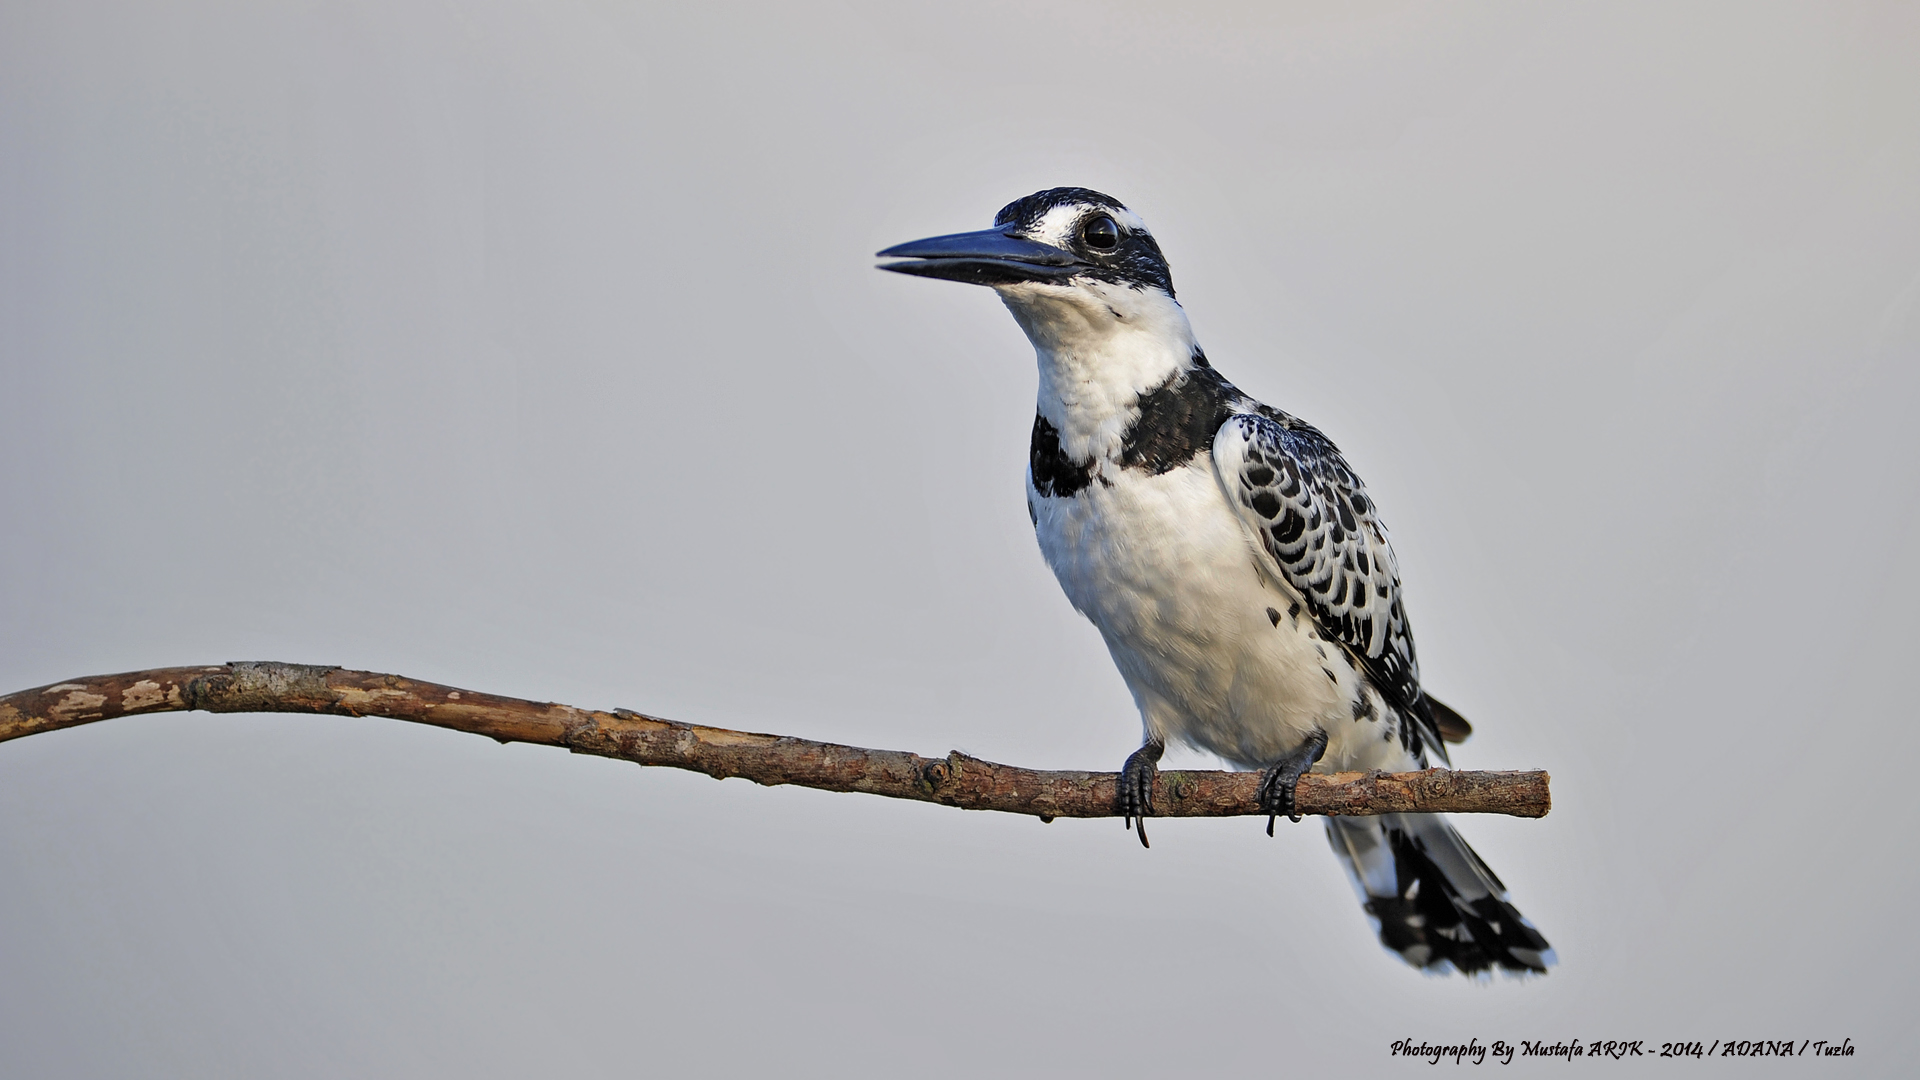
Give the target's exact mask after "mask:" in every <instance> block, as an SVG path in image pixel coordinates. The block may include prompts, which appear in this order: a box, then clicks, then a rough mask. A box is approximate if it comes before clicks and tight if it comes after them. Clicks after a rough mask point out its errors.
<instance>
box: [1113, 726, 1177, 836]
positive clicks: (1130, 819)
mask: <svg viewBox="0 0 1920 1080" xmlns="http://www.w3.org/2000/svg"><path fill="white" fill-rule="evenodd" d="M1166 748H1167V746H1166V744H1165V743H1159V742H1150V743H1147V744H1146V745H1144V746H1142V747H1141V748H1140V749H1138V750H1135V751H1134V752H1133V753H1132V754H1129V755H1128V756H1127V763H1126V764H1125V765H1123V766H1121V767H1120V784H1119V790H1118V791H1117V792H1116V794H1117V795H1118V796H1119V802H1120V806H1119V810H1120V814H1121V816H1122V817H1124V818H1126V825H1127V827H1128V828H1130V829H1133V830H1134V831H1135V832H1136V833H1138V834H1139V837H1140V846H1141V847H1152V846H1153V845H1152V844H1149V843H1147V815H1148V814H1151V813H1153V780H1154V777H1156V776H1159V775H1160V766H1159V761H1160V754H1161V752H1162V751H1164V750H1166Z"/></svg>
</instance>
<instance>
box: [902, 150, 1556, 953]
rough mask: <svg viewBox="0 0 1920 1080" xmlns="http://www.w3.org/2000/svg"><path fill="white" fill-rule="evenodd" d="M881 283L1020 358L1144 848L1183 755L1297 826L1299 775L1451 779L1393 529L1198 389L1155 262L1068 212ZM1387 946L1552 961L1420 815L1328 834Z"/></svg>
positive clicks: (1309, 463) (1066, 576)
mask: <svg viewBox="0 0 1920 1080" xmlns="http://www.w3.org/2000/svg"><path fill="white" fill-rule="evenodd" d="M876 257H877V258H882V259H888V260H893V261H889V262H885V263H881V264H880V266H879V268H880V269H882V270H889V271H893V272H895V273H900V274H907V275H912V276H915V277H923V278H935V279H941V280H946V281H957V282H962V283H967V284H973V285H984V286H987V287H989V288H991V289H993V290H994V291H995V292H996V293H998V294H999V297H1000V300H1001V302H1002V303H1004V304H1005V305H1006V307H1007V309H1008V310H1009V311H1010V312H1012V314H1013V318H1014V321H1015V322H1016V323H1018V324H1019V326H1020V329H1021V330H1023V331H1024V332H1025V333H1026V336H1027V338H1028V340H1029V341H1030V342H1031V343H1032V344H1033V349H1034V354H1035V357H1036V359H1037V361H1038V365H1039V389H1038V394H1037V400H1036V407H1035V415H1034V421H1033V435H1032V440H1031V443H1030V446H1029V454H1028V466H1027V485H1026V487H1027V491H1026V496H1027V513H1028V516H1029V518H1030V519H1031V520H1032V523H1033V529H1034V534H1035V537H1036V539H1037V540H1038V541H1039V545H1040V551H1041V553H1042V555H1043V556H1044V557H1045V559H1046V562H1047V565H1048V566H1049V567H1050V568H1051V569H1052V570H1053V573H1054V576H1055V577H1056V578H1057V579H1058V581H1059V583H1060V587H1061V589H1062V590H1063V591H1064V592H1065V593H1066V596H1067V599H1068V600H1069V601H1070V602H1071V603H1072V605H1073V607H1074V608H1075V609H1076V610H1077V611H1078V612H1080V614H1082V615H1084V616H1085V617H1086V618H1087V619H1088V620H1089V621H1091V622H1092V623H1093V625H1094V626H1095V627H1096V628H1098V630H1099V631H1100V634H1101V636H1102V637H1103V638H1104V639H1105V641H1106V644H1107V648H1108V651H1109V652H1110V653H1111V654H1112V657H1113V662H1114V664H1115V666H1116V667H1118V668H1119V671H1120V675H1121V677H1122V679H1124V680H1125V682H1126V685H1127V689H1128V690H1129V691H1130V692H1131V694H1132V696H1133V699H1134V702H1135V704H1136V705H1137V706H1138V708H1139V712H1140V718H1141V725H1142V729H1143V738H1142V741H1141V745H1140V748H1139V749H1138V750H1136V751H1134V752H1133V753H1132V754H1131V755H1130V756H1129V757H1128V758H1127V760H1126V763H1125V765H1124V766H1123V767H1122V769H1121V771H1120V777H1119V781H1120V782H1119V785H1118V795H1117V802H1118V805H1117V807H1116V809H1117V810H1119V812H1120V813H1121V815H1122V817H1123V822H1124V825H1125V827H1127V828H1129V829H1133V830H1135V831H1136V833H1137V835H1138V837H1139V840H1140V842H1141V844H1142V845H1146V844H1147V834H1146V817H1147V815H1148V814H1150V813H1151V811H1152V793H1153V784H1154V780H1155V778H1156V776H1157V774H1158V770H1159V766H1158V762H1159V760H1160V757H1161V754H1162V753H1163V751H1164V749H1165V747H1166V745H1167V744H1168V742H1170V741H1179V742H1182V743H1184V744H1186V745H1189V746H1192V747H1195V748H1197V749H1199V750H1202V751H1206V752H1209V753H1212V754H1214V755H1216V756H1217V757H1219V758H1221V759H1222V760H1224V761H1226V762H1228V763H1229V764H1232V765H1234V766H1236V767H1239V768H1242V769H1248V770H1260V771H1262V772H1263V776H1262V779H1261V783H1260V787H1259V809H1260V810H1261V811H1264V812H1265V813H1266V815H1267V833H1268V835H1272V834H1273V828H1274V821H1275V819H1276V818H1278V817H1286V818H1289V819H1290V820H1292V821H1295V822H1297V821H1299V820H1300V816H1299V814H1298V813H1297V811H1296V801H1295V789H1296V786H1297V785H1298V783H1299V779H1300V777H1301V775H1302V774H1304V773H1305V772H1307V771H1309V770H1315V771H1323V772H1327V771H1346V770H1367V769H1385V770H1389V771H1396V772H1397V771H1405V770H1414V769H1424V768H1427V767H1429V766H1430V765H1435V764H1438V765H1448V766H1450V765H1451V762H1450V759H1449V756H1448V753H1447V749H1446V746H1445V744H1444V741H1443V740H1451V741H1454V742H1460V741H1463V740H1464V739H1465V738H1466V736H1467V735H1468V734H1469V733H1470V732H1471V730H1472V728H1471V726H1470V725H1469V724H1468V723H1467V722H1466V721H1465V720H1464V719H1463V718H1462V717H1461V716H1460V715H1459V714H1458V713H1456V712H1455V711H1454V710H1453V709H1451V708H1449V707H1447V706H1446V705H1444V704H1442V703H1441V702H1439V701H1438V700H1436V699H1435V698H1434V697H1433V696H1432V695H1431V694H1429V693H1427V692H1426V691H1425V690H1424V689H1423V688H1422V686H1421V684H1420V666H1419V662H1418V661H1417V659H1416V658H1415V654H1414V645H1413V630H1412V627H1411V626H1410V625H1409V623H1408V621H1407V615H1406V607H1405V603H1404V600H1403V599H1402V596H1401V584H1400V570H1399V564H1398V561H1397V560H1396V559H1395V557H1394V553H1393V546H1392V544H1391V543H1390V542H1389V540H1388V535H1387V528H1386V525H1385V524H1384V522H1383V521H1382V520H1381V516H1380V512H1379V509H1378V507H1376V506H1375V504H1374V502H1373V499H1372V497H1371V496H1369V495H1368V494H1367V490H1366V487H1365V485H1363V484H1362V483H1361V481H1360V478H1359V476H1358V475H1357V474H1356V473H1355V472H1354V470H1353V468H1352V466H1351V465H1349V464H1348V462H1347V460H1346V458H1345V457H1343V456H1342V455H1341V453H1340V450H1339V449H1338V448H1337V447H1336V446H1335V445H1334V443H1333V441H1332V440H1331V439H1329V438H1328V437H1327V436H1326V435H1325V434H1323V433H1322V432H1321V431H1320V430H1319V429H1318V428H1315V427H1314V426H1313V425H1311V424H1309V423H1307V422H1306V421H1304V420H1302V419H1300V418H1298V417H1295V416H1293V415H1290V414H1289V413H1286V412H1284V411H1282V410H1280V409H1276V408H1273V407H1271V406H1268V405H1265V404H1262V403H1261V402H1259V401H1256V400H1254V399H1253V398H1252V397H1249V396H1248V395H1247V394H1245V393H1242V392H1241V391H1240V390H1239V389H1238V388H1236V387H1235V386H1234V385H1233V384H1232V383H1230V382H1228V381H1227V379H1226V378H1225V377H1224V376H1223V375H1221V374H1220V372H1219V371H1218V370H1216V369H1215V368H1214V367H1213V365H1212V364H1211V363H1210V362H1209V360H1208V358H1207V355H1206V353H1205V352H1204V351H1203V350H1202V349H1201V347H1200V343H1199V341H1198V340H1197V339H1196V338H1195V336H1194V333H1193V328H1192V326H1191V325H1190V323H1189V322H1188V319H1187V314H1186V311H1185V309H1183V308H1182V307H1181V305H1180V302H1179V301H1178V300H1177V299H1176V298H1175V294H1174V289H1173V277H1172V272H1171V270H1170V268H1169V265H1168V262H1167V259H1166V257H1165V255H1163V254H1162V252H1161V250H1160V245H1159V243H1158V241H1157V240H1156V239H1155V238H1154V235H1153V233H1152V232H1151V231H1150V230H1149V229H1148V228H1147V225H1146V223H1145V222H1144V221H1143V220H1141V218H1140V216H1139V215H1138V214H1136V213H1134V212H1133V211H1131V210H1129V209H1128V208H1127V207H1126V206H1125V205H1123V204H1122V203H1121V202H1120V201H1119V200H1118V199H1115V198H1113V197H1112V196H1110V195H1104V194H1102V193H1100V192H1098V191H1093V190H1090V189H1088V188H1081V187H1057V188H1049V189H1047V190H1045V191H1039V192H1035V193H1034V194H1032V195H1028V196H1026V197H1025V198H1022V199H1017V200H1015V201H1013V202H1011V203H1009V204H1007V205H1006V206H1005V207H1004V208H1003V209H1001V210H1000V212H999V213H998V214H996V215H995V216H994V219H993V227H992V228H990V229H984V230H980V231H977V232H963V233H955V234H950V235H945V236H934V237H929V238H926V239H923V240H914V241H911V242H908V243H905V244H898V245H895V246H893V247H890V248H887V249H886V250H884V251H881V252H879V253H878V254H877V256H876ZM1326 831H1327V838H1328V841H1329V842H1330V844H1331V845H1332V847H1333V850H1334V853H1335V854H1336V855H1337V856H1338V857H1339V858H1340V860H1341V862H1342V863H1343V865H1344V866H1345V868H1346V871H1347V876H1348V878H1349V880H1350V881H1351V883H1352V884H1353V886H1354V890H1355V892H1356V894H1357V895H1358V897H1359V900H1360V902H1361V905H1362V907H1363V909H1364V911H1365V912H1366V914H1367V916H1368V917H1369V919H1370V920H1371V921H1372V923H1373V926H1374V930H1375V932H1376V933H1377V934H1378V936H1379V939H1380V942H1381V944H1382V945H1383V946H1384V947H1385V948H1386V949H1387V950H1388V951H1389V952H1391V953H1394V954H1396V955H1398V956H1399V957H1400V958H1401V959H1402V960H1404V961H1405V962H1406V963H1407V964H1409V965H1411V966H1413V967H1415V968H1417V969H1421V970H1423V971H1425V972H1427V973H1429V974H1448V973H1460V974H1464V975H1468V976H1474V977H1489V976H1490V973H1491V972H1493V971H1495V970H1498V971H1501V972H1505V973H1509V974H1517V975H1528V974H1541V973H1544V972H1546V970H1547V969H1548V967H1549V966H1551V965H1552V964H1553V963H1554V962H1555V957H1554V953H1553V950H1552V948H1551V947H1550V946H1549V945H1548V943H1547V940H1546V938H1545V937H1544V936H1542V935H1541V933H1540V931H1539V930H1537V929H1536V928H1535V927H1534V926H1533V924H1532V923H1531V922H1529V921H1528V920H1527V919H1526V918H1525V917H1523V916H1522V915H1521V914H1520V912H1519V910H1518V909H1517V908H1515V907H1514V905H1513V903H1512V901H1511V900H1510V899H1509V898H1508V894H1507V889H1506V886H1504V885H1503V884H1501V882H1500V879H1499V878H1498V877H1496V876H1495V875H1494V873H1493V871H1492V870H1491V869H1489V868H1488V866H1487V864H1486V863H1485V862H1483V861H1482V860H1481V859H1480V857H1479V856H1478V855H1476V854H1475V853H1474V851H1473V849H1472V848H1471V847H1468V846H1467V843H1466V841H1465V840H1463V839H1462V838H1461V836H1460V834H1459V833H1458V832H1457V831H1455V829H1454V828H1453V826H1452V825H1451V824H1450V823H1449V822H1448V821H1447V820H1446V818H1444V817H1442V816H1440V815H1437V814H1383V815H1376V816H1363V817H1338V816H1333V817H1328V818H1327V823H1326Z"/></svg>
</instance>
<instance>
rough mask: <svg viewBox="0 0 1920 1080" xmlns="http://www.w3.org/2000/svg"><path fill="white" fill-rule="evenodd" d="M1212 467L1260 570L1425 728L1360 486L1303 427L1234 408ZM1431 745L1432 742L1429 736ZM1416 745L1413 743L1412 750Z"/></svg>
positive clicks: (1391, 585)
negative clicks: (1286, 589) (1256, 550)
mask: <svg viewBox="0 0 1920 1080" xmlns="http://www.w3.org/2000/svg"><path fill="white" fill-rule="evenodd" d="M1213 467H1214V471H1215V473H1216V475H1217V476H1218V477H1219V480H1220V484H1221V486H1222V487H1223V488H1224V489H1225V490H1226V493H1227V499H1228V501H1229V502H1231V503H1232V504H1233V508H1234V510H1235V511H1236V512H1237V513H1238V514H1239V515H1240V520H1241V521H1242V522H1243V523H1245V525H1246V527H1247V528H1248V529H1249V530H1250V531H1251V532H1252V533H1253V534H1254V536H1256V537H1258V538H1259V541H1260V548H1261V550H1263V551H1264V552H1266V554H1267V557H1268V559H1269V560H1270V561H1269V562H1268V564H1267V567H1266V569H1267V572H1268V573H1270V574H1275V575H1277V576H1278V577H1279V579H1280V580H1282V581H1285V582H1286V583H1287V584H1289V585H1291V586H1293V588H1294V589H1295V590H1296V591H1298V592H1299V593H1300V595H1301V596H1302V597H1303V598H1304V599H1305V601H1306V605H1307V608H1308V610H1309V611H1311V612H1312V613H1313V620H1314V622H1315V623H1316V624H1318V626H1319V627H1320V632H1321V633H1322V634H1324V635H1326V636H1327V637H1329V638H1332V639H1333V640H1334V641H1337V642H1339V643H1340V644H1342V645H1344V646H1346V649H1347V651H1348V653H1349V654H1351V655H1352V656H1353V658H1354V660H1355V662H1357V663H1358V664H1359V665H1360V667H1361V668H1362V669H1363V670H1364V671H1365V672H1366V673H1367V675H1368V677H1369V678H1370V679H1371V680H1372V682H1373V684H1374V685H1375V686H1377V687H1379V689H1380V693H1381V694H1382V696H1384V697H1385V698H1386V699H1387V701H1388V702H1389V703H1390V704H1392V705H1395V706H1397V707H1398V708H1399V710H1400V711H1401V713H1402V714H1404V715H1408V716H1411V717H1414V718H1416V719H1418V720H1420V721H1421V722H1422V723H1421V725H1420V726H1421V727H1423V728H1428V729H1431V727H1432V724H1433V720H1432V717H1431V714H1430V712H1429V709H1428V707H1427V703H1426V700H1425V698H1424V697H1423V696H1422V695H1421V692H1420V664H1419V661H1417V660H1416V659H1415V658H1414V653H1413V631H1412V630H1411V629H1410V628H1409V627H1408V626H1407V616H1406V612H1405V611H1404V610H1403V609H1402V608H1401V606H1400V566H1399V563H1398V562H1397V561H1396V560H1395V559H1394V557H1393V547H1392V545H1391V544H1389V543H1388V541H1387V528H1386V526H1385V525H1384V524H1382V523H1381V521H1380V518H1379V516H1378V515H1376V514H1375V513H1374V507H1373V500H1372V499H1369V498H1368V497H1367V491H1366V487H1365V486H1364V485H1362V484H1361V483H1360V478H1359V477H1358V476H1355V475H1354V474H1353V470H1352V469H1351V468H1349V467H1348V465H1347V461H1346V459H1345V458H1343V457H1341V456H1340V450H1339V448H1338V447H1336V446H1334V445H1333V442H1332V440H1330V439H1328V438H1327V437H1326V436H1325V435H1322V434H1321V433H1320V432H1319V431H1318V430H1317V429H1315V428H1314V427H1312V426H1311V425H1309V424H1305V423H1302V422H1300V421H1298V420H1295V419H1293V418H1292V417H1287V416H1284V414H1282V416H1281V417H1280V418H1278V419H1276V418H1274V417H1269V416H1260V415H1255V414H1251V413H1240V414H1236V415H1235V416H1233V417H1232V418H1231V419H1229V420H1228V421H1227V422H1226V423H1225V424H1224V425H1222V426H1221V428H1220V430H1219V432H1218V433H1217V434H1216V435H1215V436H1214V439H1213ZM1431 744H1432V745H1433V747H1434V749H1435V750H1437V751H1440V753H1441V754H1442V755H1443V756H1444V751H1443V750H1440V747H1439V740H1438V739H1437V738H1436V739H1432V740H1431ZM1415 749H1417V747H1415Z"/></svg>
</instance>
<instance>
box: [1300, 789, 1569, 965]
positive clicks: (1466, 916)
mask: <svg viewBox="0 0 1920 1080" xmlns="http://www.w3.org/2000/svg"><path fill="white" fill-rule="evenodd" d="M1327 840H1328V841H1329V842H1330V843H1331V844H1332V845H1333V851H1334V854H1336V855H1338V856H1340V859H1341V861H1342V862H1343V863H1344V864H1345V865H1346V868H1347V876H1348V878H1350V879H1351V880H1352V882H1353V887H1354V891H1355V892H1357V893H1359V895H1360V903H1361V904H1362V905H1363V906H1364V907H1365V908H1366V911H1367V914H1368V915H1369V916H1370V917H1371V918H1372V920H1373V922H1374V925H1375V928H1376V929H1377V930H1378V931H1379V933H1380V943H1381V944H1382V945H1385V946H1386V947H1387V948H1388V949H1391V950H1392V951H1394V952H1396V953H1398V954H1399V955H1400V958H1401V959H1403V960H1405V961H1406V962H1407V963H1409V964H1412V965H1413V966H1414V967H1417V968H1421V969H1423V970H1427V971H1431V972H1434V973H1436V974H1440V973H1445V972H1448V971H1460V972H1464V973H1466V974H1469V975H1474V974H1480V973H1483V972H1487V971H1490V970H1492V969H1493V968H1496V967H1497V968H1500V969H1501V970H1503V971H1510V972H1517V973H1527V972H1535V973H1544V972H1545V971H1546V970H1547V968H1548V967H1549V966H1551V965H1552V964H1553V963H1554V955H1553V949H1552V947H1551V946H1549V945H1548V944H1547V939H1546V938H1544V937H1542V936H1541V934H1540V931H1538V930H1536V929H1534V927H1533V924H1532V923H1530V922H1528V921H1527V920H1526V917H1525V916H1523V915H1521V914H1520V912H1519V911H1518V910H1517V909H1516V908H1515V907H1514V906H1513V905H1512V904H1511V903H1509V902H1508V901H1507V889H1506V886H1504V885H1502V884H1500V879H1499V878H1497V877H1495V876H1494V873H1493V871H1492V870H1489V869H1488V868H1487V864H1486V863H1484V862H1481V861H1480V856H1478V855H1475V854H1474V853H1473V849H1472V848H1470V847H1468V846H1467V842H1466V841H1465V840H1462V839H1461V838H1460V834H1459V833H1457V832H1454V831H1453V826H1452V825H1449V824H1448V823H1447V820H1446V819H1445V818H1443V817H1441V816H1439V815H1437V814H1382V815H1379V816H1377V817H1330V818H1328V819H1327Z"/></svg>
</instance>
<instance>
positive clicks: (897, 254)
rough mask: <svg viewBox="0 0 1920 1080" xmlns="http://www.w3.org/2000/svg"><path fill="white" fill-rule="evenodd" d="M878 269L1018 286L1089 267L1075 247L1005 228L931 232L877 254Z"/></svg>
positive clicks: (1061, 277)
mask: <svg viewBox="0 0 1920 1080" xmlns="http://www.w3.org/2000/svg"><path fill="white" fill-rule="evenodd" d="M878 257H879V258H882V259H911V260H913V261H912V262H896V263H881V264H880V267H879V268H880V269H882V270H892V271H894V272H896V273H901V274H912V275H914V276H915V277H930V278H944V279H946V280H948V281H964V282H966V283H967V284H969V285H1016V284H1019V283H1020V282H1023V281H1056V282H1057V281H1065V280H1067V279H1068V278H1070V277H1072V276H1073V275H1074V274H1076V273H1078V272H1079V271H1080V270H1081V269H1082V268H1084V267H1085V266H1086V264H1085V263H1083V262H1081V261H1080V260H1079V259H1077V258H1075V257H1074V256H1073V254H1072V253H1071V252H1067V251H1061V250H1060V249H1059V248H1057V247H1054V246H1052V245H1050V244H1042V243H1040V242H1039V241H1037V240H1028V239H1027V238H1026V237H1024V236H1018V235H1015V234H1014V233H1011V232H1008V231H1006V230H1004V229H982V230H981V231H979V232H970V233H955V234H953V235H952V236H930V237H928V238H927V239H925V240H914V241H910V242H908V243H905V244H895V245H894V246H893V247H890V248H888V249H887V250H885V251H882V252H880V253H879V256H878Z"/></svg>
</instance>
